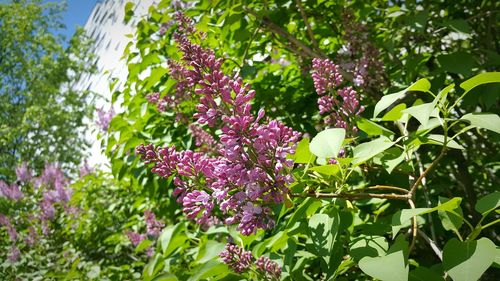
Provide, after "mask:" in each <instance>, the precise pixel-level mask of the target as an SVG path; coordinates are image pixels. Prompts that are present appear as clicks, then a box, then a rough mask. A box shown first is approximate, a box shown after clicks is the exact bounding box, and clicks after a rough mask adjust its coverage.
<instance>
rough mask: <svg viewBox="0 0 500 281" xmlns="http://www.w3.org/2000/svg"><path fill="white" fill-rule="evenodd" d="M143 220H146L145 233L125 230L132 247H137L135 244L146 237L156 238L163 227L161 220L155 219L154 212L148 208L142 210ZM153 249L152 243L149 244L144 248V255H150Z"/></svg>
mask: <svg viewBox="0 0 500 281" xmlns="http://www.w3.org/2000/svg"><path fill="white" fill-rule="evenodd" d="M144 221H145V222H146V234H140V233H137V232H134V231H127V232H126V233H125V234H126V235H127V237H128V239H129V240H130V242H131V243H132V245H134V247H137V245H139V244H140V243H141V242H142V241H144V240H146V239H148V238H151V239H153V240H156V238H158V236H160V232H161V230H162V229H163V227H164V224H163V222H161V221H159V220H157V219H156V216H155V214H154V213H153V212H151V211H150V210H146V211H144ZM153 251H154V248H153V245H151V246H149V247H148V248H147V249H146V255H147V256H148V257H151V256H152V255H153Z"/></svg>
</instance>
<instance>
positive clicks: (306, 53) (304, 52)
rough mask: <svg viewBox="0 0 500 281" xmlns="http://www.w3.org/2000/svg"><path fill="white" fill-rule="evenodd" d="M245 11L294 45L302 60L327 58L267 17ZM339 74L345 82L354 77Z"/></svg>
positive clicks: (347, 74) (341, 71) (346, 73)
mask: <svg viewBox="0 0 500 281" xmlns="http://www.w3.org/2000/svg"><path fill="white" fill-rule="evenodd" d="M245 11H246V12H247V13H249V14H251V15H253V16H254V17H255V18H257V19H258V20H260V21H261V22H262V24H263V25H264V26H265V27H267V29H268V30H269V31H271V32H274V33H276V34H278V35H279V36H281V37H283V38H284V39H285V40H287V42H290V43H291V44H293V45H295V46H296V47H298V49H295V50H294V53H297V54H299V55H300V56H302V57H304V58H308V59H310V58H322V59H327V58H328V56H327V55H326V54H325V53H323V52H322V51H321V50H320V49H318V52H316V51H314V50H312V49H311V48H309V47H308V46H307V45H306V44H305V43H304V42H302V41H300V40H299V39H297V38H295V37H294V36H293V35H291V34H290V33H289V32H288V31H286V30H284V29H283V28H281V27H279V26H278V25H276V24H275V23H273V22H272V21H271V20H270V19H269V18H268V17H265V16H264V17H261V16H259V15H258V14H257V13H256V12H255V11H254V10H252V9H249V8H245ZM339 72H340V74H342V76H343V77H344V78H345V79H347V80H351V81H352V80H353V79H354V77H353V76H352V74H350V73H348V72H346V71H345V70H343V69H339Z"/></svg>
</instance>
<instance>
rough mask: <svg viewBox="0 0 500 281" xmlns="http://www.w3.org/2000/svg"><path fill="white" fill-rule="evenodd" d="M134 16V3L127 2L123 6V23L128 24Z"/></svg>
mask: <svg viewBox="0 0 500 281" xmlns="http://www.w3.org/2000/svg"><path fill="white" fill-rule="evenodd" d="M133 15H134V3H132V2H127V4H125V19H124V22H125V23H128V22H129V21H130V19H131V18H132V16H133Z"/></svg>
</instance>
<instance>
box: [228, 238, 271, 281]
mask: <svg viewBox="0 0 500 281" xmlns="http://www.w3.org/2000/svg"><path fill="white" fill-rule="evenodd" d="M219 256H220V257H221V259H222V261H223V262H224V263H226V264H227V265H229V267H231V269H232V270H233V271H234V272H236V273H242V272H245V271H246V270H249V269H250V268H251V267H253V268H254V270H255V271H256V272H257V273H259V274H260V275H261V276H260V277H261V278H262V280H279V278H280V276H281V267H280V266H279V265H278V264H277V263H276V262H274V261H272V260H270V259H269V258H268V257H265V256H261V257H259V258H258V259H257V260H255V258H254V256H253V255H252V252H250V251H245V250H244V249H243V248H241V247H238V246H236V245H234V244H226V246H225V248H224V250H223V251H222V252H221V253H220V254H219Z"/></svg>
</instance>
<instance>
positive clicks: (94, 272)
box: [87, 265, 101, 279]
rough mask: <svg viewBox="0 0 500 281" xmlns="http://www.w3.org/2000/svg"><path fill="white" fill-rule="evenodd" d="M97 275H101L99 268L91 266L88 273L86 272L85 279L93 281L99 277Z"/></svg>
mask: <svg viewBox="0 0 500 281" xmlns="http://www.w3.org/2000/svg"><path fill="white" fill-rule="evenodd" d="M99 274H101V268H100V267H99V266H98V265H93V266H92V267H91V268H90V270H89V272H87V278H89V279H95V278H97V277H99Z"/></svg>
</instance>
